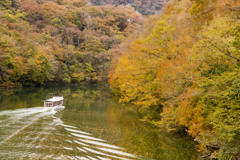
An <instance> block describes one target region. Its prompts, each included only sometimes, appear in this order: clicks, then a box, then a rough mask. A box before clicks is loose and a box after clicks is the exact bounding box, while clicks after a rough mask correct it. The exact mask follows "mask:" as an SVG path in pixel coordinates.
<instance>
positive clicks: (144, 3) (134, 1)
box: [89, 0, 168, 15]
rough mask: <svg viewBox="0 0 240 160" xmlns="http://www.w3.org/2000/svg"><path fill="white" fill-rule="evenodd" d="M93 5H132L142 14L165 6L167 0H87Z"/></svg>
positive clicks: (152, 12)
mask: <svg viewBox="0 0 240 160" xmlns="http://www.w3.org/2000/svg"><path fill="white" fill-rule="evenodd" d="M89 1H90V2H91V3H92V4H93V5H107V4H110V5H127V6H132V7H133V8H135V9H136V10H137V11H138V12H140V13H142V14H143V15H149V14H154V13H156V12H157V11H159V10H160V9H161V8H162V7H163V6H165V5H166V4H167V2H168V0H116V1H115V0H89Z"/></svg>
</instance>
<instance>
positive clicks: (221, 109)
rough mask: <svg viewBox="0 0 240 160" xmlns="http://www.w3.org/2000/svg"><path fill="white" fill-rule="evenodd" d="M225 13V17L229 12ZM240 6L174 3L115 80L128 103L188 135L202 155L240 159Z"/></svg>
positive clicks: (121, 62)
mask: <svg viewBox="0 0 240 160" xmlns="http://www.w3.org/2000/svg"><path fill="white" fill-rule="evenodd" d="M223 13H224V14H223ZM239 13H240V12H239V1H234V0H229V1H221V0H216V1H208V0H191V1H190V0H183V1H174V0H173V1H170V2H169V4H168V6H167V10H166V14H165V15H163V16H162V17H161V18H159V20H158V22H157V24H156V25H155V28H153V29H152V31H151V32H150V33H149V34H148V35H147V36H145V37H143V38H139V39H138V40H136V41H135V42H133V43H132V44H131V47H130V49H128V50H127V51H125V52H123V53H122V54H121V56H119V58H118V60H117V61H115V64H114V65H113V68H112V71H111V72H110V74H109V77H110V83H111V86H112V88H113V90H114V92H115V93H116V94H118V95H119V96H120V102H125V103H133V104H135V105H137V106H139V107H140V111H142V113H143V117H142V120H143V121H145V122H149V123H151V124H154V125H156V126H158V127H160V128H162V129H165V130H168V131H183V130H184V131H187V133H188V134H189V135H191V136H192V137H194V138H195V140H196V141H197V142H198V144H199V145H198V148H199V151H201V153H202V156H204V157H208V158H218V159H239V158H240V150H239V146H240V143H239V142H240V141H239V139H240V137H239V135H240V119H239V115H240V105H239V102H240V92H239V85H240V52H239V51H240V50H239V49H240V48H239V46H240V43H239V42H240V41H239V40H240V39H239V33H240V32H239V31H240V30H239V24H240V21H239V15H240V14H239Z"/></svg>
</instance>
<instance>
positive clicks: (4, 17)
mask: <svg viewBox="0 0 240 160" xmlns="http://www.w3.org/2000/svg"><path fill="white" fill-rule="evenodd" d="M0 9H1V11H0V22H1V25H0V27H1V30H0V35H1V37H0V52H1V56H0V60H1V62H2V63H1V64H0V84H1V85H2V86H9V85H12V84H23V85H39V84H44V83H47V82H64V83H71V82H96V81H102V80H106V77H107V76H106V75H107V69H108V67H109V65H110V58H111V57H110V55H109V54H108V51H109V50H110V49H111V48H113V47H114V46H117V45H119V44H121V43H122V42H123V41H124V39H125V38H126V37H127V36H128V35H129V33H131V32H132V29H133V28H135V27H137V26H138V23H140V16H141V15H140V14H138V13H136V12H135V11H134V9H133V8H131V7H123V6H122V7H113V6H106V7H98V6H89V5H86V2H85V1H83V0H78V1H72V0H65V1H64V0H63V1H56V2H55V1H54V0H22V1H18V0H7V1H1V3H0Z"/></svg>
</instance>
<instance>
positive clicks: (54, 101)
mask: <svg viewBox="0 0 240 160" xmlns="http://www.w3.org/2000/svg"><path fill="white" fill-rule="evenodd" d="M62 105H63V97H53V98H50V99H47V100H45V101H44V107H56V106H62Z"/></svg>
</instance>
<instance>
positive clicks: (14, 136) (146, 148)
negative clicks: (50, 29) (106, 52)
mask: <svg viewBox="0 0 240 160" xmlns="http://www.w3.org/2000/svg"><path fill="white" fill-rule="evenodd" d="M6 93H7V92H4V93H2V94H0V159H84V160H85V159H87V160H95V159H96V160H99V159H100V160H107V159H122V160H127V159H130V160H132V159H159V160H161V159H162V160H165V159H169V160H175V159H179V160H181V159H182V160H188V159H189V160H190V159H197V158H196V157H197V154H196V151H195V149H194V143H193V142H192V140H191V139H190V138H189V137H187V136H185V135H182V136H179V135H169V134H166V133H159V132H158V131H157V130H156V129H154V128H151V127H149V126H146V125H143V124H140V123H139V122H138V121H137V118H138V114H137V112H136V111H135V110H133V108H132V107H130V106H121V105H120V104H118V103H116V102H115V101H114V100H112V98H111V96H110V92H109V91H108V89H107V88H103V87H101V88H97V87H84V88H80V87H79V88H77V87H66V88H64V87H63V88H62V87H57V88H56V87H55V88H27V89H22V90H21V91H12V92H11V93H7V94H6ZM51 93H61V94H63V95H64V98H65V102H64V105H65V106H66V107H65V109H64V108H44V107H36V106H42V104H43V100H44V99H47V98H49V95H50V94H51Z"/></svg>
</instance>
